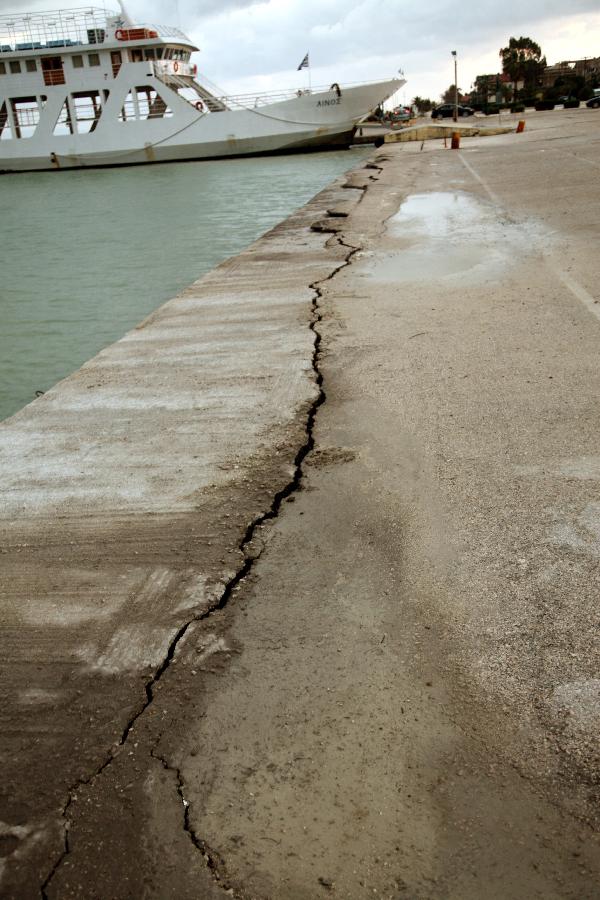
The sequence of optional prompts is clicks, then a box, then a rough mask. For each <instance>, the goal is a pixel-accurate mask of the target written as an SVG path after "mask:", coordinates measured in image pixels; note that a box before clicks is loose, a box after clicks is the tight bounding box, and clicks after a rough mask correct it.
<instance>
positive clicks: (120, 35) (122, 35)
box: [115, 28, 125, 41]
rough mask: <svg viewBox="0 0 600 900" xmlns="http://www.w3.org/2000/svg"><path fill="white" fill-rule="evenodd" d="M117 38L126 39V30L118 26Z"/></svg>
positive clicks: (119, 39)
mask: <svg viewBox="0 0 600 900" xmlns="http://www.w3.org/2000/svg"><path fill="white" fill-rule="evenodd" d="M115 40H117V41H124V40H125V32H124V31H123V30H122V29H121V28H117V30H116V31H115Z"/></svg>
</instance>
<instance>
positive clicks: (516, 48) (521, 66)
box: [500, 37, 546, 100]
mask: <svg viewBox="0 0 600 900" xmlns="http://www.w3.org/2000/svg"><path fill="white" fill-rule="evenodd" d="M500 59H501V60H502V71H503V72H504V73H505V74H506V75H508V76H509V78H510V80H511V81H512V83H513V100H516V97H517V82H518V81H523V82H524V83H525V92H526V93H533V92H534V91H535V88H536V86H537V83H538V81H539V79H540V78H541V75H542V73H543V71H544V69H545V68H546V57H545V56H542V48H541V47H540V45H539V44H536V42H535V41H532V40H531V38H528V37H519V38H515V37H511V38H510V40H509V42H508V47H503V48H502V49H501V50H500Z"/></svg>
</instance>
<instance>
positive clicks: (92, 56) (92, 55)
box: [88, 53, 100, 66]
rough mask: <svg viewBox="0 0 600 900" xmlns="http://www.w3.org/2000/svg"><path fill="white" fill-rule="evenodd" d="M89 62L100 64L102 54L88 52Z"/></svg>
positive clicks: (94, 64)
mask: <svg viewBox="0 0 600 900" xmlns="http://www.w3.org/2000/svg"><path fill="white" fill-rule="evenodd" d="M88 62H89V64H90V66H99V65H100V54H99V53H88Z"/></svg>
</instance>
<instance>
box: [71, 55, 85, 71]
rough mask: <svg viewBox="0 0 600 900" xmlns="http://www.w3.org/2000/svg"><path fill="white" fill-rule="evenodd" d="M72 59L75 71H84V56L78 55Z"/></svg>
mask: <svg viewBox="0 0 600 900" xmlns="http://www.w3.org/2000/svg"><path fill="white" fill-rule="evenodd" d="M71 59H72V60H73V68H74V69H83V56H81V54H79V53H77V54H75V56H72V57H71Z"/></svg>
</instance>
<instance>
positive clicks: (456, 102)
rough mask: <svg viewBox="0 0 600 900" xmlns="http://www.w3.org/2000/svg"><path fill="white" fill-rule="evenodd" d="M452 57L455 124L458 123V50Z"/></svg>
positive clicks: (454, 51)
mask: <svg viewBox="0 0 600 900" xmlns="http://www.w3.org/2000/svg"><path fill="white" fill-rule="evenodd" d="M451 52H452V56H453V57H454V115H453V117H452V118H453V119H454V121H455V122H458V78H457V74H456V50H452V51H451Z"/></svg>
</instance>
